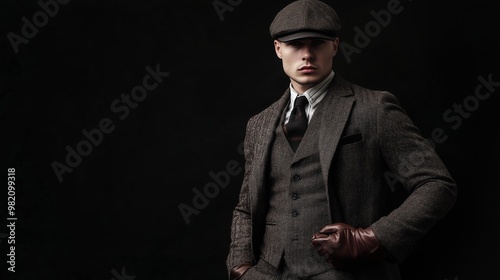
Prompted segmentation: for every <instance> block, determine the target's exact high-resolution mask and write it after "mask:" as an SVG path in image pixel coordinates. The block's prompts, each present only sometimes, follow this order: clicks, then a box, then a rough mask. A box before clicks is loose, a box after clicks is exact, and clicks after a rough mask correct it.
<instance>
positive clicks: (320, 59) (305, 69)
mask: <svg viewBox="0 0 500 280" xmlns="http://www.w3.org/2000/svg"><path fill="white" fill-rule="evenodd" d="M338 45H339V39H338V38H335V40H325V39H319V38H303V39H297V40H293V41H289V42H280V41H278V40H274V49H275V51H276V55H277V56H278V57H279V58H280V59H281V60H282V61H283V70H284V71H285V73H286V74H287V75H288V77H290V79H291V83H292V86H293V88H294V89H295V90H296V91H297V92H298V93H303V92H304V91H306V90H307V89H309V88H310V87H313V86H314V85H316V84H318V83H319V82H321V81H322V80H323V79H324V78H326V77H327V76H328V74H330V72H331V71H332V65H333V57H335V55H336V54H337V49H338Z"/></svg>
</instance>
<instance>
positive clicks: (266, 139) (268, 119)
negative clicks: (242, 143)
mask: <svg viewBox="0 0 500 280" xmlns="http://www.w3.org/2000/svg"><path fill="white" fill-rule="evenodd" d="M289 100H290V89H287V90H286V91H285V93H284V94H283V96H282V97H281V98H280V99H279V100H278V101H276V102H275V103H274V104H273V105H271V106H270V107H269V108H268V110H267V113H264V114H263V117H262V119H261V121H259V122H257V123H256V125H259V126H262V130H260V131H262V134H260V135H259V136H258V137H257V139H256V143H255V149H254V158H253V161H252V168H253V170H252V171H251V175H250V178H249V184H251V185H253V186H254V187H253V188H250V189H251V190H253V194H252V196H251V197H252V209H254V210H255V209H259V208H262V207H258V206H259V201H260V199H259V198H261V196H262V195H264V194H265V193H266V192H265V191H263V190H262V187H263V185H264V182H265V174H266V170H267V167H268V164H269V156H270V151H271V145H272V142H273V139H274V135H275V131H276V127H277V126H278V125H279V124H278V122H279V120H280V118H281V114H282V113H283V110H285V106H286V105H287V104H288V101H289Z"/></svg>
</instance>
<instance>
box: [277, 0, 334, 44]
mask: <svg viewBox="0 0 500 280" xmlns="http://www.w3.org/2000/svg"><path fill="white" fill-rule="evenodd" d="M339 31H340V19H339V16H338V15H337V12H335V10H334V9H333V8H332V7H330V6H329V5H328V4H326V3H324V2H322V1H319V0H297V1H294V2H292V3H291V4H288V5H287V6H286V7H285V8H283V9H282V10H281V11H279V12H278V14H276V17H275V18H274V20H273V22H272V23H271V26H270V27H269V32H270V33H271V37H273V39H277V40H279V41H283V42H287V41H291V40H296V39H300V38H307V37H315V38H324V39H329V40H332V39H335V37H337V35H338V33H339Z"/></svg>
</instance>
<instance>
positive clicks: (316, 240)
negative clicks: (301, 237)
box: [312, 223, 383, 268]
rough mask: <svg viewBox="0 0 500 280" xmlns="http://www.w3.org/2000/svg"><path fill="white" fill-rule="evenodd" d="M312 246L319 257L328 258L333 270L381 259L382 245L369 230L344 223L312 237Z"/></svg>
mask: <svg viewBox="0 0 500 280" xmlns="http://www.w3.org/2000/svg"><path fill="white" fill-rule="evenodd" d="M312 244H313V246H315V247H317V249H318V252H319V254H320V255H326V256H327V257H328V261H329V262H330V264H332V265H333V267H334V268H342V267H346V266H349V265H351V264H353V263H355V262H357V261H362V260H369V259H377V258H382V257H383V253H382V244H381V243H380V241H379V240H378V238H377V237H376V236H375V234H374V233H373V231H372V230H371V229H370V228H366V229H363V228H355V227H352V226H350V225H348V224H344V223H336V224H331V225H327V226H325V227H324V228H322V229H321V231H320V232H319V233H315V234H314V235H313V238H312Z"/></svg>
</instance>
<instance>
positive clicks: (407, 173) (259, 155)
mask: <svg viewBox="0 0 500 280" xmlns="http://www.w3.org/2000/svg"><path fill="white" fill-rule="evenodd" d="M339 31H340V21H339V18H338V16H337V14H336V12H335V11H334V10H333V9H332V8H331V7H330V6H328V5H327V4H325V3H323V2H320V1H319V0H299V1H295V2H293V3H291V4H289V5H288V6H286V7H285V8H284V9H282V10H281V11H280V12H279V13H278V14H277V15H276V17H275V19H274V21H273V22H272V24H271V26H270V33H271V36H272V37H273V38H274V47H275V51H276V55H277V56H278V58H279V59H281V60H282V63H283V69H284V72H285V73H286V75H287V76H289V77H290V86H289V89H288V90H286V92H285V94H284V95H283V96H282V97H281V99H280V100H278V101H277V102H275V103H274V104H272V105H271V106H270V107H268V108H267V109H265V110H264V111H263V112H261V113H259V114H257V115H255V116H254V117H252V118H251V119H250V120H249V122H248V125H247V131H246V137H245V148H244V151H245V160H246V164H245V175H244V180H243V185H242V188H241V192H240V197H239V203H238V205H237V206H236V208H235V209H234V212H233V222H232V228H231V245H230V251H229V255H228V258H227V268H228V273H229V278H230V279H242V280H250V279H259V280H266V279H310V280H322V279H384V280H388V279H400V275H399V270H398V263H400V262H401V261H403V260H404V259H405V258H406V257H407V256H408V255H409V254H410V253H411V251H412V248H413V247H414V246H415V243H416V242H417V241H419V240H420V239H421V238H422V237H423V236H424V235H425V234H426V232H428V231H429V230H430V229H431V227H432V226H433V225H434V224H435V223H436V222H438V221H439V220H440V219H442V218H443V217H444V215H445V214H446V213H447V212H448V211H449V210H450V208H451V207H452V206H453V204H454V202H455V199H456V186H455V183H454V181H453V179H452V178H451V177H450V175H449V173H448V171H447V169H446V167H445V166H444V165H443V163H442V161H441V160H440V159H439V157H438V156H437V155H436V153H435V152H434V150H433V149H432V147H431V146H430V145H429V143H428V142H427V141H426V140H425V139H424V138H422V136H421V135H420V133H419V130H418V129H417V128H416V127H415V126H414V125H413V124H412V122H411V120H410V119H409V118H408V116H407V115H406V113H405V112H404V110H403V109H402V108H401V107H400V106H399V105H398V102H397V100H396V98H395V97H394V96H393V95H392V94H390V93H389V92H384V91H373V90H369V89H366V88H363V87H360V86H358V85H355V84H352V83H349V82H347V81H346V80H344V79H343V78H342V77H341V76H340V75H339V74H336V73H334V72H333V58H334V57H335V55H336V54H337V51H338V46H339V38H338V37H337V35H338V33H339ZM387 175H391V176H392V177H391V178H394V177H397V178H399V179H400V181H401V182H402V185H403V186H404V187H405V188H406V189H407V190H408V193H409V194H408V196H407V197H406V199H405V200H404V201H403V202H402V203H401V204H400V205H398V207H397V208H395V209H393V208H390V205H389V203H388V201H389V199H388V195H390V193H391V191H390V188H388V185H387V184H386V180H385V177H386V176H387Z"/></svg>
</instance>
